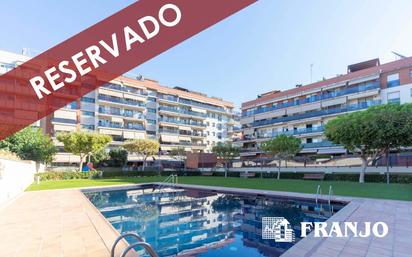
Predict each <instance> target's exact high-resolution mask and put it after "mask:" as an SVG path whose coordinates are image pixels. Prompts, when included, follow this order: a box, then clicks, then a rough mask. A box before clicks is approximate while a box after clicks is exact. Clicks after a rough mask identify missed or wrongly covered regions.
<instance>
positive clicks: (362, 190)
mask: <svg viewBox="0 0 412 257" xmlns="http://www.w3.org/2000/svg"><path fill="white" fill-rule="evenodd" d="M164 179H165V177H133V178H113V179H93V180H88V179H78V180H62V181H44V182H41V183H40V184H39V185H35V184H33V185H32V186H30V187H29V188H28V189H27V190H28V191H33V190H47V189H63V188H78V187H92V186H109V185H122V184H129V183H147V182H160V181H163V180H164ZM179 183H181V184H192V185H205V186H223V187H237V188H251V189H263V190H275V191H287V192H300V193H312V194H313V193H315V191H316V187H317V185H318V184H321V186H322V192H324V193H327V192H328V189H329V185H332V187H333V191H334V194H335V195H342V196H358V197H370V198H381V199H396V200H407V201H412V184H390V185H387V184H384V183H365V184H359V183H357V182H347V181H323V182H319V181H310V180H291V179H281V180H275V179H268V178H266V179H260V178H249V179H245V178H223V177H179Z"/></svg>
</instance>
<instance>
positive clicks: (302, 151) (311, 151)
mask: <svg viewBox="0 0 412 257" xmlns="http://www.w3.org/2000/svg"><path fill="white" fill-rule="evenodd" d="M317 151H318V150H317V149H315V148H304V149H302V150H300V153H316V152H317Z"/></svg>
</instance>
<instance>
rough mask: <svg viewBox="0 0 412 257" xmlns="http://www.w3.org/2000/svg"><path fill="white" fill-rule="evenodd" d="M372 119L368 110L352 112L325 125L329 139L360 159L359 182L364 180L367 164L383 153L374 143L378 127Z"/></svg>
mask: <svg viewBox="0 0 412 257" xmlns="http://www.w3.org/2000/svg"><path fill="white" fill-rule="evenodd" d="M374 119H375V118H374V116H373V115H372V114H371V113H370V112H367V111H362V112H354V113H349V114H345V115H342V116H339V117H337V118H336V119H334V120H331V121H329V122H328V123H327V124H326V127H325V135H326V137H327V138H328V139H329V140H330V141H332V142H333V143H335V144H340V145H342V146H343V147H345V148H346V149H347V150H349V151H351V152H353V153H358V154H359V157H360V158H361V160H362V170H361V172H360V174H359V183H364V182H365V172H366V168H367V167H368V165H369V164H370V163H371V162H372V161H375V160H377V159H378V158H379V157H380V156H382V153H384V151H383V150H382V149H380V148H379V147H378V145H377V144H376V141H377V140H376V136H377V135H378V134H379V129H378V127H377V126H376V123H375V122H374Z"/></svg>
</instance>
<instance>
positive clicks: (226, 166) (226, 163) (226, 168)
mask: <svg viewBox="0 0 412 257" xmlns="http://www.w3.org/2000/svg"><path fill="white" fill-rule="evenodd" d="M227 170H228V162H225V178H227Z"/></svg>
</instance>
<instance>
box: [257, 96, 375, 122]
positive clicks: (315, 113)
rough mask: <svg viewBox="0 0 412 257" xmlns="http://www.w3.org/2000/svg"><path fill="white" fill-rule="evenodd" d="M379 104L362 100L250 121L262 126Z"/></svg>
mask: <svg viewBox="0 0 412 257" xmlns="http://www.w3.org/2000/svg"><path fill="white" fill-rule="evenodd" d="M380 104H381V101H368V102H362V103H358V104H353V105H346V106H345V107H338V108H332V109H324V110H320V111H313V112H307V113H302V114H296V115H292V116H286V117H279V118H274V119H270V120H261V121H255V122H253V123H252V126H254V127H257V126H264V125H270V124H276V123H279V122H287V121H292V120H300V119H307V118H312V117H318V116H324V115H331V114H337V113H343V112H350V111H356V110H362V109H366V108H368V107H371V106H375V105H380Z"/></svg>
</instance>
